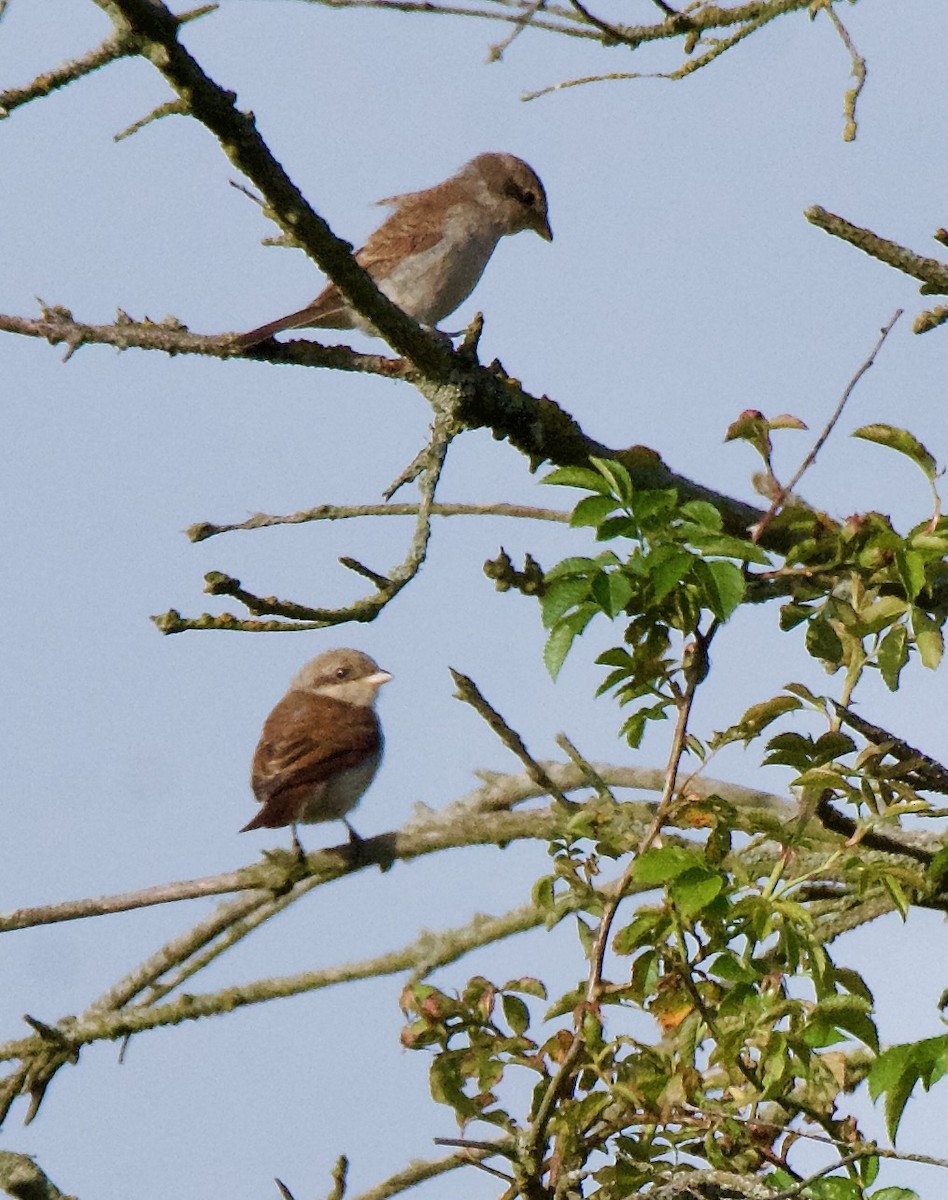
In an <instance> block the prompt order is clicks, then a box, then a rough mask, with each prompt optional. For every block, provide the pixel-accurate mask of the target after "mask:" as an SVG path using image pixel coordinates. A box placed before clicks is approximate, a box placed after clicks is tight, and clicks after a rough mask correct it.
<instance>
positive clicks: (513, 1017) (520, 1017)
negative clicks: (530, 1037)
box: [500, 995, 530, 1037]
mask: <svg viewBox="0 0 948 1200" xmlns="http://www.w3.org/2000/svg"><path fill="white" fill-rule="evenodd" d="M500 1002H501V1006H502V1007H503V1010H504V1020H505V1021H506V1022H507V1024H508V1025H509V1026H510V1028H511V1029H512V1030H513V1032H514V1033H515V1034H516V1035H517V1037H521V1036H522V1035H523V1034H524V1033H526V1031H527V1030H528V1029H529V1027H530V1010H529V1009H528V1008H527V1006H526V1005H525V1004H524V1002H523V1001H522V1000H521V999H520V997H519V996H508V995H503V996H501V998H500Z"/></svg>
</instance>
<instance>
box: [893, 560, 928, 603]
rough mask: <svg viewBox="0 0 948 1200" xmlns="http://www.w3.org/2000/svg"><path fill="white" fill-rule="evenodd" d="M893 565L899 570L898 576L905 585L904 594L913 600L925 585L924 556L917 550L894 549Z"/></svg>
mask: <svg viewBox="0 0 948 1200" xmlns="http://www.w3.org/2000/svg"><path fill="white" fill-rule="evenodd" d="M895 565H896V566H897V567H898V570H899V578H900V579H901V580H902V583H903V584H904V585H905V594H906V596H908V598H909V600H914V599H915V597H916V596H917V595H918V593H919V592H920V591H921V590H922V588H923V587H924V586H925V582H926V580H925V556H924V554H920V553H919V552H918V551H917V550H903V549H900V550H896V552H895Z"/></svg>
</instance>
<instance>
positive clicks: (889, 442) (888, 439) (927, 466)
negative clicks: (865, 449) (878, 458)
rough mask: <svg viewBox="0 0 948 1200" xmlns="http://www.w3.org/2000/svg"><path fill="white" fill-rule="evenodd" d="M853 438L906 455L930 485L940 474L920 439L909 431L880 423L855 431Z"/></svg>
mask: <svg viewBox="0 0 948 1200" xmlns="http://www.w3.org/2000/svg"><path fill="white" fill-rule="evenodd" d="M853 437H856V438H862V440H863V441H865V442H875V444H876V445H877V446H888V447H889V448H890V449H892V450H898V452H899V453H900V454H904V455H905V456H906V457H907V458H910V459H911V460H912V462H913V463H915V465H916V466H917V467H918V468H919V470H921V472H922V474H923V475H924V476H925V478H926V479H927V480H928V482H929V483H934V481H935V476H936V475H937V474H938V464H937V463H936V462H935V459H934V458H933V457H932V455H931V454H929V452H928V451H927V450H926V449H925V447H924V446H923V445H922V443H921V442H920V441H919V440H918V438H917V437H915V435H914V434H912V433H909V431H908V430H907V429H899V428H898V426H896V425H886V424H884V423H882V422H878V423H876V424H873V425H862V426H861V427H860V428H859V429H856V430H854V431H853Z"/></svg>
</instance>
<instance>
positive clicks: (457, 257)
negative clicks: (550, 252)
mask: <svg viewBox="0 0 948 1200" xmlns="http://www.w3.org/2000/svg"><path fill="white" fill-rule="evenodd" d="M379 204H389V205H392V206H393V207H394V209H395V211H394V212H393V213H392V215H391V216H390V217H389V218H388V219H387V220H386V221H384V222H383V223H382V224H381V225H380V226H379V228H378V229H376V231H375V233H373V234H372V235H371V236H370V237H369V240H368V241H367V242H366V243H365V245H364V246H363V247H362V249H361V250H359V251H357V252H356V256H355V257H356V261H357V262H358V263H359V264H360V265H361V266H362V267H364V268H365V270H366V271H368V273H369V274H370V275H371V276H372V278H373V279H374V280H375V282H376V284H377V285H378V287H379V290H380V291H382V292H384V293H385V295H386V296H388V298H389V299H390V300H391V301H393V303H395V304H397V305H398V307H399V308H401V309H403V310H404V311H405V312H406V313H408V314H409V316H412V317H414V318H415V320H416V321H418V322H420V323H421V324H422V325H431V326H434V325H437V323H438V322H439V321H441V320H443V319H444V318H445V317H446V316H448V315H449V314H450V313H453V312H454V310H455V309H456V308H457V307H458V305H460V304H462V303H463V302H464V301H465V300H466V299H467V298H468V296H470V294H471V292H473V290H474V286H475V284H476V283H477V281H478V280H479V279H480V277H481V274H482V273H483V271H484V268H485V267H486V266H487V260H488V259H489V258H490V256H491V255H492V254H493V253H494V248H495V246H496V245H497V243H498V242H499V241H500V239H501V238H502V237H505V236H506V235H507V234H511V233H519V232H520V231H521V230H522V229H532V230H533V231H534V232H535V233H538V234H539V235H540V237H542V238H545V239H546V240H547V241H548V242H549V241H552V240H553V232H552V230H551V229H550V222H549V219H548V218H547V212H546V192H545V191H544V190H543V184H542V183H541V182H540V180H539V178H538V177H537V175H536V173H535V172H534V171H533V170H532V169H531V168H530V167H528V166H527V164H526V163H525V162H523V161H522V160H521V159H519V158H514V156H513V155H512V154H479V155H478V156H477V158H472V159H471V161H470V162H469V163H465V164H464V166H463V167H462V168H461V169H460V171H458V173H457V174H456V175H452V176H451V178H450V179H446V180H445V181H444V183H438V184H435V186H434V187H430V188H427V189H426V190H425V191H423V192H406V193H405V194H404V195H401V196H389V197H388V198H387V199H385V200H380V201H379ZM304 326H314V327H318V328H322V329H361V330H363V331H364V332H366V333H374V332H375V331H374V329H373V328H372V326H371V324H370V323H369V322H368V321H366V319H365V318H364V317H361V316H360V315H359V314H358V313H357V312H355V311H354V310H353V309H352V308H350V307H349V304H348V302H347V301H346V300H345V299H344V297H343V296H342V293H341V292H340V291H339V289H338V288H337V287H336V285H335V284H334V283H330V284H327V285H326V287H325V288H323V290H322V291H321V292H320V293H319V295H318V296H317V297H316V299H315V300H314V301H313V302H312V304H308V305H307V306H306V308H301V309H300V310H299V312H294V313H290V314H289V316H286V317H280V319H279V320H277V321H271V322H269V324H267V325H261V326H260V328H259V329H252V330H251V331H250V332H249V333H244V334H241V335H239V336H238V337H237V339H236V341H237V344H238V345H240V346H243V347H249V346H255V345H256V344H257V343H258V342H262V341H265V340H266V339H267V338H269V337H272V336H273V334H275V333H279V332H280V331H281V330H283V329H299V328H302V327H304Z"/></svg>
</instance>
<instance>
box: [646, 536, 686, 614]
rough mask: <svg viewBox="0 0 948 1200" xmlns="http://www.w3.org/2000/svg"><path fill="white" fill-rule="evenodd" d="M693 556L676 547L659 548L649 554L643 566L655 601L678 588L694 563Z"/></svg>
mask: <svg viewBox="0 0 948 1200" xmlns="http://www.w3.org/2000/svg"><path fill="white" fill-rule="evenodd" d="M695 562H697V559H696V558H695V556H694V555H693V554H692V553H691V552H690V551H688V550H683V549H681V548H680V547H678V546H661V547H659V549H658V550H656V551H655V553H654V554H650V555H649V557H648V560H647V562H646V564H645V568H646V571H647V574H648V579H649V582H650V583H651V585H652V591H653V592H654V594H655V599H656V600H657V601H662V600H664V599H665V597H666V596H667V595H668V593H669V592H670V591H672V590H673V589H674V588H676V587H678V585H679V584H680V583H681V582H682V580H683V579H684V578H685V576H686V575H687V574H688V572H689V571H690V570H691V568H692V566H693V565H694V563H695Z"/></svg>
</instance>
